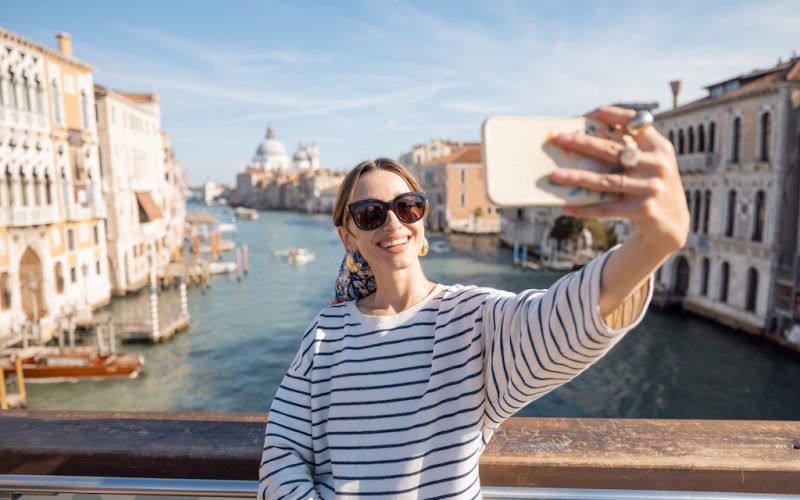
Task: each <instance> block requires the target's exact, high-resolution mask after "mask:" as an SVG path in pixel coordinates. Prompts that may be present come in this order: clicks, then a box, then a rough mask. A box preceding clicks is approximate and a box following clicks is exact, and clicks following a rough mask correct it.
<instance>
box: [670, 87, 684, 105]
mask: <svg viewBox="0 0 800 500" xmlns="http://www.w3.org/2000/svg"><path fill="white" fill-rule="evenodd" d="M681 83H682V82H681V81H680V80H675V81H672V82H669V86H670V88H671V89H672V107H673V108H677V107H678V95H679V94H680V93H681Z"/></svg>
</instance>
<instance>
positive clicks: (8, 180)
mask: <svg viewBox="0 0 800 500" xmlns="http://www.w3.org/2000/svg"><path fill="white" fill-rule="evenodd" d="M6 187H7V188H8V206H9V208H10V207H13V206H14V178H13V177H12V176H11V170H9V169H8V167H6Z"/></svg>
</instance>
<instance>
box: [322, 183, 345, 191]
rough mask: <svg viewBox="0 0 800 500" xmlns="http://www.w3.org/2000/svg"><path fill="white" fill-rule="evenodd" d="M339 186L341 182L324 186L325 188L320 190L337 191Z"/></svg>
mask: <svg viewBox="0 0 800 500" xmlns="http://www.w3.org/2000/svg"><path fill="white" fill-rule="evenodd" d="M340 186H341V184H337V185H335V186H330V187H326V188H325V189H323V190H322V191H323V192H325V191H328V192H329V191H334V192H338V191H339V187H340Z"/></svg>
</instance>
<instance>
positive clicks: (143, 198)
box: [136, 192, 163, 222]
mask: <svg viewBox="0 0 800 500" xmlns="http://www.w3.org/2000/svg"><path fill="white" fill-rule="evenodd" d="M136 201H138V202H139V208H141V209H142V210H143V211H144V213H145V215H147V221H145V222H150V221H153V220H156V219H159V218H161V217H163V214H162V213H161V209H160V208H158V203H156V200H154V199H153V195H151V194H150V193H148V192H143V193H136Z"/></svg>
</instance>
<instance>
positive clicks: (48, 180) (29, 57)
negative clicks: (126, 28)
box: [0, 29, 110, 343]
mask: <svg viewBox="0 0 800 500" xmlns="http://www.w3.org/2000/svg"><path fill="white" fill-rule="evenodd" d="M56 39H57V44H58V50H51V49H49V48H47V47H44V46H41V45H38V44H35V43H33V42H31V41H30V40H27V39H24V38H22V37H20V36H18V35H16V34H14V33H11V32H8V31H5V30H2V29H0V342H2V343H11V342H16V341H18V340H19V337H20V334H21V332H22V329H23V328H27V327H26V323H27V324H29V323H34V324H36V325H37V327H36V328H35V330H36V335H38V336H39V337H40V340H42V341H46V340H48V339H49V338H50V337H51V336H52V335H53V333H54V331H55V329H56V324H57V321H58V319H59V318H60V317H61V316H62V315H65V314H70V313H74V312H80V313H86V312H88V311H89V310H90V309H91V308H94V307H98V306H100V305H103V304H105V303H107V302H108V301H109V299H110V287H109V285H108V267H107V264H106V259H107V251H106V242H105V231H104V227H103V226H104V225H103V219H104V217H105V213H106V212H105V203H104V202H103V198H102V191H101V185H100V179H101V176H100V168H99V164H98V150H97V134H96V124H95V121H94V115H93V113H92V112H91V110H92V109H93V107H94V99H93V95H92V86H93V76H92V71H93V69H92V67H91V66H89V65H87V64H85V63H83V62H81V61H78V60H76V59H75V58H73V56H72V40H71V38H70V36H69V35H68V34H66V33H60V34H58V35H57V37H56Z"/></svg>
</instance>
